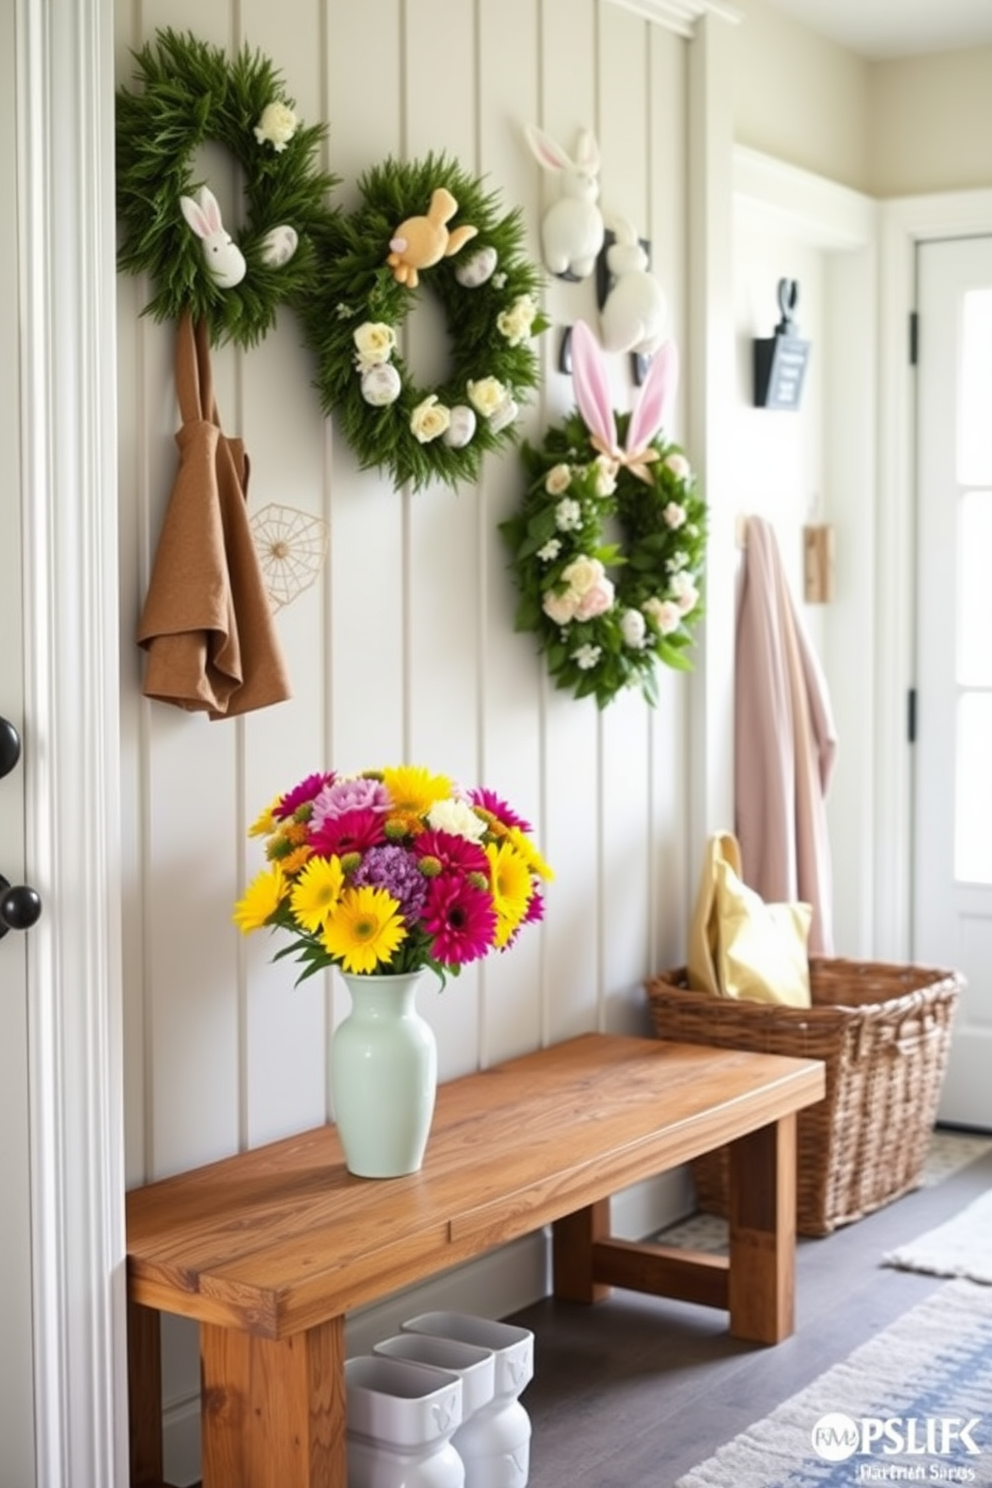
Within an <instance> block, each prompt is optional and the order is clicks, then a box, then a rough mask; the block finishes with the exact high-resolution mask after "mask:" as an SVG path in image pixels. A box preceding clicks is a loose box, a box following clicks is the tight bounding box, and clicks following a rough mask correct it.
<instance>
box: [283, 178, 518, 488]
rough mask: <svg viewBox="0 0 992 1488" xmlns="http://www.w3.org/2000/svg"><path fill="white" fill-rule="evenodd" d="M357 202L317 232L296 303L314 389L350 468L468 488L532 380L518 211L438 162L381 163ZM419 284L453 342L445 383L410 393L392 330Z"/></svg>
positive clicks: (510, 431) (510, 434)
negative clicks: (503, 210) (311, 270)
mask: <svg viewBox="0 0 992 1488" xmlns="http://www.w3.org/2000/svg"><path fill="white" fill-rule="evenodd" d="M358 190H359V193H360V196H361V203H360V205H359V206H358V208H357V209H356V210H355V211H354V212H352V213H350V214H344V213H339V214H337V215H336V216H335V218H334V219H333V220H332V221H331V222H329V223H328V224H327V225H326V226H325V227H324V228H322V230H321V234H320V243H319V247H318V254H319V259H320V272H319V274H318V278H317V284H316V289H315V292H314V293H313V294H312V295H311V296H310V297H309V298H308V301H307V303H306V305H305V306H303V307H302V314H303V320H304V326H305V329H306V337H307V341H308V344H309V345H310V347H311V349H312V350H313V352H314V353H315V355H316V358H317V365H318V370H317V378H316V386H317V389H318V392H319V395H320V400H321V404H322V406H323V408H324V411H325V413H328V414H330V413H334V414H336V415H337V418H338V420H339V427H340V429H341V432H342V433H343V435H344V437H345V439H346V440H347V441H348V443H349V444H350V445H351V447H352V449H353V450H354V451H355V454H356V455H357V457H358V463H359V466H360V468H361V469H363V470H368V469H371V468H377V469H380V470H384V471H388V472H389V474H390V475H391V476H392V479H393V483H394V485H395V486H397V487H399V486H402V485H406V484H407V483H409V484H411V485H412V486H413V488H414V489H415V490H416V489H418V488H419V487H421V486H424V485H427V484H428V483H429V482H430V481H432V480H438V481H442V482H445V483H447V484H449V485H457V484H458V483H459V482H461V481H469V482H473V481H475V480H477V479H478V476H479V469H480V465H481V461H482V456H483V454H484V453H485V452H486V451H487V450H495V449H497V448H499V447H500V446H501V445H502V444H503V443H504V442H505V441H506V440H507V439H512V438H514V437H515V434H514V428H513V421H514V419H515V417H516V415H517V412H518V400H519V399H521V398H522V397H523V396H524V395H525V394H526V393H527V392H528V391H529V390H530V389H532V388H534V387H535V386H536V385H537V381H538V366H537V358H536V356H535V354H534V352H533V350H532V349H531V346H530V345H529V341H530V338H531V336H533V335H536V334H537V333H538V332H539V331H540V330H543V329H544V327H545V325H546V324H547V322H546V321H545V320H544V319H543V317H542V316H541V314H540V313H539V310H538V304H537V296H538V293H539V290H540V287H541V277H540V274H539V272H538V270H537V269H536V268H535V267H534V266H533V265H532V264H530V263H529V262H528V261H527V260H526V259H525V258H524V257H523V253H522V246H523V227H522V223H521V218H520V214H519V212H516V211H514V212H510V213H509V214H506V215H500V212H499V207H498V204H497V201H496V198H495V197H494V196H492V195H488V194H486V192H485V191H484V189H483V187H482V186H481V184H480V183H479V182H478V181H475V180H473V179H472V178H471V177H469V176H467V175H465V174H464V172H462V171H461V170H460V169H459V168H458V166H457V165H456V164H454V163H453V162H452V161H451V160H449V159H447V158H446V157H445V156H443V155H439V156H435V155H433V154H432V155H428V156H427V157H426V158H425V159H423V160H421V161H416V162H414V163H411V164H400V163H398V162H397V161H395V160H387V161H385V162H384V163H383V164H381V165H379V166H377V167H375V168H374V169H372V170H370V171H369V172H367V174H366V175H364V176H363V177H362V178H361V180H360V181H359V183H358ZM418 283H423V284H426V285H429V287H430V289H431V291H432V292H433V294H434V295H435V296H436V297H437V300H438V303H439V304H440V306H441V308H442V310H443V311H444V314H445V317H446V320H447V326H448V332H449V336H450V339H451V367H450V373H449V375H448V377H447V379H446V380H445V381H444V382H443V383H441V384H439V385H438V386H435V387H433V388H423V387H417V386H416V384H415V383H414V381H413V379H412V377H411V374H410V371H409V369H408V367H407V364H406V362H405V360H404V358H403V356H402V353H401V352H400V350H399V344H398V343H399V333H400V331H401V328H402V326H403V322H404V321H405V319H406V317H407V315H408V314H409V312H410V310H411V308H412V306H413V303H414V298H415V294H416V291H417V286H418Z"/></svg>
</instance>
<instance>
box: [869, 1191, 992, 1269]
mask: <svg viewBox="0 0 992 1488" xmlns="http://www.w3.org/2000/svg"><path fill="white" fill-rule="evenodd" d="M882 1264H883V1265H885V1266H897V1267H899V1269H900V1270H902V1271H924V1272H926V1273H928V1274H929V1275H930V1276H966V1277H968V1278H969V1279H970V1280H971V1281H978V1282H983V1283H984V1284H985V1285H986V1286H992V1192H989V1193H986V1194H982V1196H981V1198H979V1199H975V1201H974V1203H971V1204H969V1205H968V1207H967V1209H962V1211H961V1213H960V1214H956V1215H955V1216H954V1218H953V1219H949V1220H947V1221H946V1223H944V1224H942V1225H938V1226H937V1227H936V1229H933V1230H927V1232H926V1233H925V1234H923V1235H920V1237H919V1238H918V1239H917V1240H911V1241H910V1242H909V1244H908V1245H900V1246H899V1247H898V1249H896V1250H890V1251H889V1253H888V1254H887V1255H885V1256H883V1257H882Z"/></svg>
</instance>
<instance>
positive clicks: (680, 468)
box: [665, 454, 692, 480]
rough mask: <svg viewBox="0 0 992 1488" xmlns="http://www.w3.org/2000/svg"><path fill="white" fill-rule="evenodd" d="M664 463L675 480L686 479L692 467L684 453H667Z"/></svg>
mask: <svg viewBox="0 0 992 1488" xmlns="http://www.w3.org/2000/svg"><path fill="white" fill-rule="evenodd" d="M665 464H666V466H667V467H668V469H669V470H670V471H671V472H672V474H673V475H674V476H675V477H676V479H677V480H688V478H689V476H690V474H691V473H692V467H691V466H690V464H689V461H688V460H687V459H686V457H685V455H678V454H676V455H667V456H666V458H665Z"/></svg>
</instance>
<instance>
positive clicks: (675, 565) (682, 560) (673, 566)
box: [665, 548, 689, 574]
mask: <svg viewBox="0 0 992 1488" xmlns="http://www.w3.org/2000/svg"><path fill="white" fill-rule="evenodd" d="M688 562H689V554H688V553H686V552H684V551H683V550H682V548H679V550H678V552H677V553H673V554H672V556H671V558H669V560H668V562H667V563H666V564H665V567H666V569H667V570H668V572H669V573H670V574H676V573H678V571H679V569H681V568H685V567H686V565H687V564H688Z"/></svg>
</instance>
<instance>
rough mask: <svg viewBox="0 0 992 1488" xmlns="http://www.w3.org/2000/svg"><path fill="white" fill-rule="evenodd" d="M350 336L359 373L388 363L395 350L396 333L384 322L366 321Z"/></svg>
mask: <svg viewBox="0 0 992 1488" xmlns="http://www.w3.org/2000/svg"><path fill="white" fill-rule="evenodd" d="M351 334H352V340H353V341H354V343H355V348H356V350H357V352H358V356H357V357H356V358H355V365H356V366H357V368H358V370H359V371H360V372H367V371H368V369H369V368H370V367H377V366H379V364H380V363H381V362H388V361H389V358H390V357H391V356H392V354H393V352H394V351H395V349H396V332H395V331H394V330H393V328H392V326H391V325H386V323H385V321H381V320H366V321H364V322H363V324H362V325H360V326H358V327H356V329H355V330H354V331H352V333H351Z"/></svg>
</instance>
